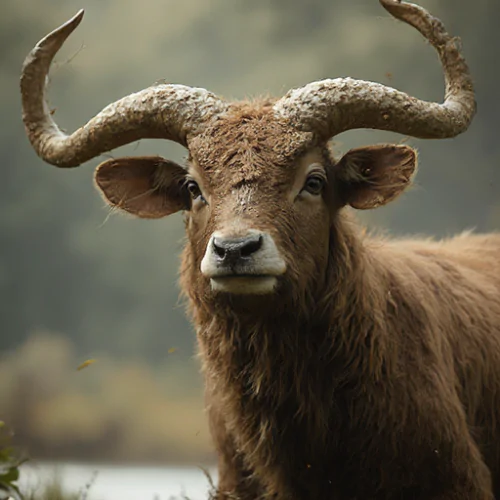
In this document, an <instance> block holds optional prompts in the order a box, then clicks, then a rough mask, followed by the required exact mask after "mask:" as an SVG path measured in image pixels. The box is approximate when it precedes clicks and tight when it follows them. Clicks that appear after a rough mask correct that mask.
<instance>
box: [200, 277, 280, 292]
mask: <svg viewBox="0 0 500 500" xmlns="http://www.w3.org/2000/svg"><path fill="white" fill-rule="evenodd" d="M277 281H278V280H277V277H276V276H274V275H271V274H224V275H219V276H212V277H211V278H210V284H211V286H212V290H214V291H217V292H226V293H233V294H237V295H264V294H267V293H272V292H273V291H274V289H275V287H276V284H277Z"/></svg>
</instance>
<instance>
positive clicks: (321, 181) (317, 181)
mask: <svg viewBox="0 0 500 500" xmlns="http://www.w3.org/2000/svg"><path fill="white" fill-rule="evenodd" d="M325 182H326V181H325V178H324V177H323V176H321V175H318V174H314V175H310V176H309V177H308V178H307V180H306V183H305V184H304V187H303V188H302V191H307V192H308V193H310V194H313V195H319V194H321V192H322V191H323V187H324V186H325Z"/></svg>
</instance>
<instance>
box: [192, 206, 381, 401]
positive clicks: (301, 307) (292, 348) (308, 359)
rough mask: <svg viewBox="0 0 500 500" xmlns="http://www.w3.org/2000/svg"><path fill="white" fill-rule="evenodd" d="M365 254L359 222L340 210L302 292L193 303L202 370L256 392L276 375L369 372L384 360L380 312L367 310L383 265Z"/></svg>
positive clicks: (307, 384)
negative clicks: (321, 264)
mask: <svg viewBox="0 0 500 500" xmlns="http://www.w3.org/2000/svg"><path fill="white" fill-rule="evenodd" d="M371 260H372V259H371V258H370V255H369V253H368V252H367V250H366V249H365V246H364V243H363V237H362V236H361V232H360V230H359V228H357V227H356V226H355V225H354V224H353V223H352V222H351V221H349V220H348V219H347V218H346V217H345V216H339V218H338V219H337V220H336V221H335V222H334V223H333V224H332V227H331V231H330V255H329V258H328V264H327V267H326V269H324V270H322V271H321V273H318V276H316V277H314V276H313V277H311V279H310V280H309V284H308V285H307V289H306V290H304V292H302V293H296V294H291V293H290V294H288V299H284V297H285V296H287V294H286V293H284V294H282V295H280V301H279V304H272V305H269V304H266V303H265V302H262V303H261V307H260V308H259V309H256V308H254V306H255V305H257V304H252V301H250V302H248V303H247V306H248V307H247V309H245V308H244V307H243V306H242V304H235V305H236V306H237V307H235V308H232V307H230V304H224V306H221V307H219V308H214V307H212V306H207V305H205V304H203V303H198V304H196V305H195V307H194V309H195V310H194V312H195V318H196V324H197V326H198V334H199V340H200V348H201V351H202V352H201V355H202V356H201V357H202V359H203V360H204V362H205V364H209V365H210V370H209V371H210V372H212V373H213V372H214V368H215V370H216V372H217V373H219V374H221V373H224V374H226V376H227V377H228V378H231V379H234V377H236V378H238V379H240V380H242V381H244V384H245V385H247V386H248V385H250V387H244V388H243V389H247V390H248V389H251V390H252V391H253V392H254V393H255V394H258V393H260V392H262V391H263V388H264V387H266V386H268V384H276V383H277V384H278V385H282V386H283V388H284V387H285V386H288V387H289V388H292V387H293V388H294V390H298V391H301V392H302V391H307V390H309V389H312V388H313V385H312V384H314V383H315V381H316V378H318V379H320V378H321V376H322V373H329V374H334V377H336V380H331V381H330V382H331V384H335V383H336V384H337V385H341V384H343V383H347V381H348V380H350V379H351V378H352V377H351V376H352V375H353V374H354V373H355V374H356V377H357V378H358V379H359V377H360V376H361V377H362V376H363V375H365V376H367V377H370V379H375V380H376V379H377V378H378V377H379V376H380V375H381V373H382V371H383V370H384V366H385V365H386V361H387V360H386V357H385V352H386V350H385V344H386V339H385V338H384V337H383V332H384V328H383V325H380V324H379V323H380V322H382V321H383V318H380V317H374V314H373V311H382V310H383V309H382V308H381V307H385V301H386V295H385V292H384V286H383V281H384V278H383V274H384V273H383V270H382V269H379V268H378V267H377V266H376V265H375V263H374V262H371ZM282 297H283V300H282ZM260 300H262V299H260ZM268 302H269V303H270V302H271V301H268ZM266 309H267V310H266ZM325 365H329V366H328V371H325V368H326V367H325ZM362 370H364V372H365V373H363V371H362ZM302 379H303V380H302ZM292 380H293V381H294V382H293V383H291V381H292ZM301 380H302V381H301ZM331 384H330V387H331ZM321 385H324V384H321ZM285 392H287V391H285ZM310 392H314V391H310ZM275 394H284V392H283V391H275Z"/></svg>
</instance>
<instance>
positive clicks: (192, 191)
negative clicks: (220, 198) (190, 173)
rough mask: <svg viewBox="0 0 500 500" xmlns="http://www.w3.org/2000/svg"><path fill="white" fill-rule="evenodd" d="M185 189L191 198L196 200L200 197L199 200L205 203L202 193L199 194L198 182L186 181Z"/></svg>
mask: <svg viewBox="0 0 500 500" xmlns="http://www.w3.org/2000/svg"><path fill="white" fill-rule="evenodd" d="M186 189H187V190H188V192H189V195H190V196H191V199H193V200H197V199H198V198H199V199H201V201H203V202H204V203H206V201H205V198H203V195H202V194H201V189H200V186H198V183H197V182H196V181H193V180H190V181H187V183H186Z"/></svg>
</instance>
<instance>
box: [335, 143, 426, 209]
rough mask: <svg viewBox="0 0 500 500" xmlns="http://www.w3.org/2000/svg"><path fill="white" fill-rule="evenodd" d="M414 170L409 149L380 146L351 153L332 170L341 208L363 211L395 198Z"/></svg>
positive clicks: (413, 162) (400, 146)
mask: <svg viewBox="0 0 500 500" xmlns="http://www.w3.org/2000/svg"><path fill="white" fill-rule="evenodd" d="M416 167H417V152H416V151H415V150H414V149H413V148H410V147H409V146H404V145H392V144H384V145H379V146H369V147H364V148H358V149H352V150H351V151H349V152H348V153H346V154H345V155H344V156H343V157H342V158H341V160H340V161H339V162H338V163H337V165H335V167H334V169H335V174H336V175H335V177H336V179H337V182H338V183H340V184H339V193H340V194H341V197H342V200H343V202H344V204H348V205H351V206H352V207H354V208H357V209H360V210H366V209H369V208H376V207H380V206H382V205H385V204H386V203H389V202H390V201H392V200H393V199H395V198H397V197H398V196H399V195H400V194H401V193H402V192H403V191H404V190H405V189H406V188H407V187H408V185H409V184H410V183H411V178H412V176H413V174H414V173H415V169H416Z"/></svg>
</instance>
